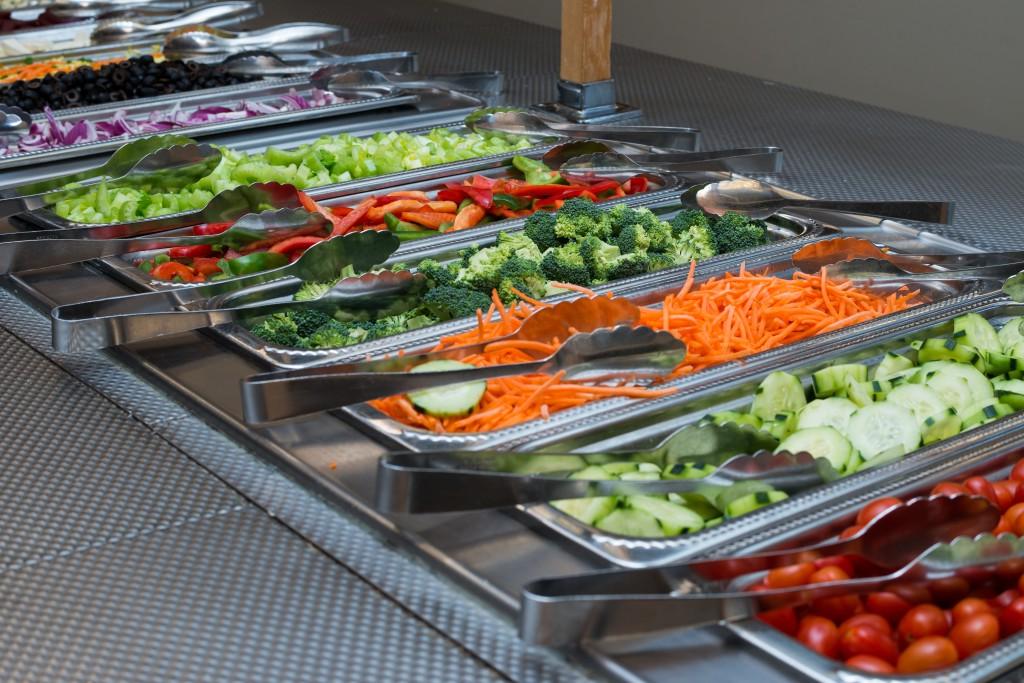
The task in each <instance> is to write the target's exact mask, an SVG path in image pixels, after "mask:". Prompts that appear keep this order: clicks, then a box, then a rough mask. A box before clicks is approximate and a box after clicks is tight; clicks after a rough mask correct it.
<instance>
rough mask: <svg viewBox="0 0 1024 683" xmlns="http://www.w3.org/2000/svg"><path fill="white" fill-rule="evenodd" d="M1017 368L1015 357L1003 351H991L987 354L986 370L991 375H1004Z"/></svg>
mask: <svg viewBox="0 0 1024 683" xmlns="http://www.w3.org/2000/svg"><path fill="white" fill-rule="evenodd" d="M1015 369H1016V363H1014V359H1013V357H1011V356H1010V355H1009V354H1006V353H1003V352H1002V351H989V352H988V353H986V354H985V372H986V373H987V374H989V375H1003V374H1006V373H1008V372H1010V371H1011V370H1015Z"/></svg>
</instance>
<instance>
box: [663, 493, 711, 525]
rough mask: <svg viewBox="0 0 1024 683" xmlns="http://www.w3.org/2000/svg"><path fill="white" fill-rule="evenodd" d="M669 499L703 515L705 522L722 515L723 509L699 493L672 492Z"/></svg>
mask: <svg viewBox="0 0 1024 683" xmlns="http://www.w3.org/2000/svg"><path fill="white" fill-rule="evenodd" d="M668 499H669V500H670V501H672V502H673V503H675V504H676V505H682V506H683V507H687V508H689V509H691V510H693V511H694V512H696V513H697V514H698V515H700V516H701V519H703V520H704V521H705V522H707V521H708V520H709V519H715V518H716V517H721V516H722V511H721V510H719V509H718V508H716V507H715V506H714V505H713V504H712V503H711V501H709V500H708V499H707V498H705V497H704V496H702V495H701V494H699V493H670V494H668Z"/></svg>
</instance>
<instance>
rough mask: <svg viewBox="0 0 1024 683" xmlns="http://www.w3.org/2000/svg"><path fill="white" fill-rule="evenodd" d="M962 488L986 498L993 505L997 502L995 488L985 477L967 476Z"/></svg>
mask: <svg viewBox="0 0 1024 683" xmlns="http://www.w3.org/2000/svg"><path fill="white" fill-rule="evenodd" d="M964 488H965V489H967V490H968V491H970V492H971V493H973V494H974V495H976V496H984V497H985V498H988V499H989V500H990V501H991V502H992V504H993V505H998V503H999V501H998V499H997V498H996V490H995V489H994V488H992V483H991V482H990V481H989V480H988V479H986V478H985V477H968V478H967V481H965V482H964Z"/></svg>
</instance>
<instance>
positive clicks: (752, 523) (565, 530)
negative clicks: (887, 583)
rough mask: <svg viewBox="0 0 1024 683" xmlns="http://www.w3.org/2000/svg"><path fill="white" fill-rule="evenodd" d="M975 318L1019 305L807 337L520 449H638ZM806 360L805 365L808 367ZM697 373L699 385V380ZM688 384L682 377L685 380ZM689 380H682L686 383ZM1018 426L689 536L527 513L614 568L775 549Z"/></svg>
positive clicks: (949, 310) (938, 307)
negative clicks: (630, 533)
mask: <svg viewBox="0 0 1024 683" xmlns="http://www.w3.org/2000/svg"><path fill="white" fill-rule="evenodd" d="M971 311H975V312H978V313H981V314H982V315H984V316H986V317H989V318H996V319H1002V318H1006V317H1011V316H1015V315H1021V314H1024V305H1021V304H1014V303H1008V300H1007V299H1006V297H1005V296H1004V295H1003V294H1002V293H1000V292H988V293H978V292H973V293H970V292H967V293H964V294H962V295H960V296H957V297H956V298H954V299H951V300H946V301H939V302H937V303H934V304H930V305H926V306H920V307H918V308H916V309H911V310H910V311H908V312H907V313H905V314H900V315H896V316H889V317H888V318H882V319H878V320H876V321H872V322H869V323H865V324H863V325H857V326H855V327H851V328H847V329H846V330H841V331H838V332H834V333H831V334H828V335H824V336H821V337H815V338H811V339H809V340H807V341H804V342H799V343H797V344H793V345H790V346H787V347H782V348H781V349H778V350H776V351H774V352H773V351H769V352H766V353H763V354H758V355H757V356H752V357H751V358H750V360H749V361H748V362H747V363H746V367H745V368H742V369H741V368H736V369H735V370H736V371H735V372H732V373H729V372H719V373H715V372H714V371H713V370H712V371H705V372H704V373H698V374H695V375H691V376H690V377H689V378H684V379H683V380H677V382H676V384H677V386H680V389H681V390H680V392H679V393H678V394H675V395H673V396H667V397H664V398H660V399H652V400H649V401H644V402H638V401H634V402H632V405H628V406H624V407H622V408H621V409H620V410H617V411H615V412H614V413H613V412H611V411H605V412H604V413H602V414H600V415H594V416H588V417H587V418H586V419H580V420H579V422H580V424H578V425H573V427H572V428H571V429H566V430H565V432H564V433H563V434H562V435H561V436H560V437H558V436H556V435H555V434H552V433H551V432H550V431H549V432H548V434H547V435H546V438H541V439H536V440H535V441H534V442H533V444H532V445H531V447H528V448H527V450H538V451H540V452H543V451H549V452H554V451H557V452H566V451H570V450H571V451H574V452H580V453H587V452H605V451H609V450H620V449H627V450H628V449H632V448H647V447H650V446H653V445H655V444H656V443H658V442H659V441H660V440H661V439H662V438H664V436H666V435H668V434H670V433H672V432H673V431H675V430H677V429H679V428H680V427H683V426H685V425H689V424H694V423H696V422H698V421H699V420H701V419H702V418H703V417H704V416H705V415H707V414H708V413H713V412H718V411H722V410H742V409H745V408H746V407H748V406H749V404H750V401H751V399H752V397H753V395H754V390H755V389H756V388H757V386H758V384H760V382H761V380H762V379H764V376H765V375H766V374H768V373H769V372H772V371H775V370H785V371H788V372H791V373H793V374H796V375H797V376H799V377H800V378H801V379H802V380H803V381H804V383H805V384H809V382H810V374H811V373H812V372H813V371H815V370H818V369H820V368H822V367H826V366H828V365H831V364H833V363H850V362H863V363H869V364H870V363H874V362H877V361H878V360H880V359H881V357H882V356H883V355H884V354H885V352H887V351H899V350H905V349H906V348H907V347H908V346H909V344H910V341H912V340H914V339H924V338H927V337H932V336H937V335H942V334H945V335H947V336H948V335H949V334H951V333H952V319H953V318H955V317H956V316H958V315H962V314H964V313H967V312H971ZM809 358H811V359H814V360H813V362H808V359H809ZM701 375H703V377H701ZM691 378H692V379H691ZM687 380H690V381H687ZM1022 424H1024V413H1016V414H1014V415H1011V416H1007V417H1006V418H1004V419H1001V420H997V421H995V422H992V423H989V424H987V425H984V426H982V427H979V428H976V429H972V430H969V431H966V432H962V433H961V434H958V435H957V436H954V437H952V438H949V439H946V440H944V441H941V442H937V443H935V444H932V445H930V446H926V447H923V448H920V449H918V450H916V451H914V452H913V453H911V454H908V455H906V456H904V457H903V458H902V459H900V460H898V461H894V462H892V463H889V464H886V465H879V466H878V467H875V468H872V469H869V470H866V471H864V472H860V473H857V474H854V475H850V476H848V477H844V478H842V479H840V480H838V481H835V482H832V483H831V484H828V485H824V486H818V487H814V488H811V489H805V490H803V491H800V492H791V493H794V495H793V496H792V497H791V498H789V499H787V500H785V501H782V502H780V503H777V504H774V505H771V506H768V507H766V508H762V509H760V510H758V511H756V512H753V513H750V514H749V515H744V516H742V517H738V518H735V519H731V520H726V521H724V522H722V523H721V524H719V525H717V526H715V527H712V528H710V529H707V530H703V531H700V532H698V533H695V534H687V535H684V536H677V537H673V538H665V539H639V538H626V537H621V536H618V535H616V534H609V533H607V532H603V531H600V530H598V529H595V528H593V527H590V526H588V525H585V524H582V523H580V522H578V521H577V520H575V519H573V518H572V517H569V516H568V515H565V514H563V513H561V512H559V511H558V510H556V509H555V508H553V507H550V506H547V505H537V506H531V507H529V508H528V512H529V514H531V515H532V516H534V517H535V518H536V519H538V520H540V521H541V522H542V523H543V524H545V525H547V526H548V527H550V528H551V529H553V530H555V531H557V532H559V533H561V534H564V535H565V536H566V537H568V538H570V539H572V540H573V541H575V542H577V543H579V544H581V545H583V546H584V547H586V548H587V549H589V550H591V551H593V552H595V553H597V554H599V555H601V556H602V557H604V558H606V559H608V560H609V561H611V562H614V563H616V564H620V565H623V566H631V567H637V566H653V565H660V564H666V563H670V562H680V561H683V560H686V559H689V558H692V557H695V556H698V555H701V556H703V555H708V554H714V555H727V554H734V553H736V552H738V551H739V550H740V549H743V550H747V549H748V547H747V546H748V545H749V544H751V543H752V542H753V540H754V539H761V540H763V541H766V542H767V541H769V540H770V541H772V542H774V541H777V540H778V539H779V534H780V533H781V532H782V531H783V530H784V529H786V528H787V525H788V527H790V528H802V527H801V525H802V524H804V523H805V522H807V521H809V520H811V519H814V520H818V519H819V518H820V515H829V514H831V513H832V511H833V510H835V509H836V502H837V501H842V502H843V504H844V505H846V504H850V503H851V501H858V500H865V499H869V498H870V497H872V496H878V495H881V493H880V492H881V491H882V490H883V489H882V488H881V487H882V486H883V485H887V483H888V485H892V482H897V481H904V480H905V479H906V477H907V473H908V472H911V471H916V470H917V469H924V470H930V469H933V468H935V467H938V466H941V464H942V463H943V462H945V460H946V459H947V458H949V457H959V456H961V455H962V454H963V453H965V452H969V451H971V450H972V446H974V445H976V444H978V443H979V442H981V441H982V440H984V439H986V438H989V437H990V436H992V435H993V434H995V435H999V436H1000V438H1001V436H1003V435H1006V434H1010V433H1012V432H1014V431H1015V430H1019V428H1020V426H1021V425H1022Z"/></svg>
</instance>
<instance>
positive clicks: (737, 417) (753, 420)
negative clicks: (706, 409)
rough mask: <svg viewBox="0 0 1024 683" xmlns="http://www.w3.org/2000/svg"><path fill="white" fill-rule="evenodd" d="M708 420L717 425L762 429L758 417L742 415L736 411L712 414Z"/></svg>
mask: <svg viewBox="0 0 1024 683" xmlns="http://www.w3.org/2000/svg"><path fill="white" fill-rule="evenodd" d="M708 418H709V419H710V420H711V422H713V423H714V424H716V425H724V424H729V423H730V422H731V423H735V424H738V425H750V426H751V427H753V428H754V429H760V428H761V418H759V417H758V416H757V415H750V414H748V413H740V412H737V411H735V410H723V411H722V412H719V413H712V414H711V415H708Z"/></svg>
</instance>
